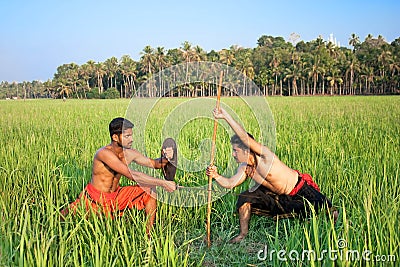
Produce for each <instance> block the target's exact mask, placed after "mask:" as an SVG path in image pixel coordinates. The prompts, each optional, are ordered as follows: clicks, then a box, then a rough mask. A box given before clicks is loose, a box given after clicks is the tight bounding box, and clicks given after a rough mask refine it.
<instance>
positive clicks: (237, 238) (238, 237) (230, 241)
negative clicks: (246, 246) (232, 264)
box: [229, 234, 246, 244]
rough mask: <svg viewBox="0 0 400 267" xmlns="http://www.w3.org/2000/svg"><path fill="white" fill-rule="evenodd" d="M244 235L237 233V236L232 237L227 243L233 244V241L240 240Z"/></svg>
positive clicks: (237, 241)
mask: <svg viewBox="0 0 400 267" xmlns="http://www.w3.org/2000/svg"><path fill="white" fill-rule="evenodd" d="M245 237H246V236H245V235H241V234H239V235H238V236H236V237H234V238H232V239H231V240H229V243H231V244H235V243H239V242H240V241H242V240H243V239H244V238H245Z"/></svg>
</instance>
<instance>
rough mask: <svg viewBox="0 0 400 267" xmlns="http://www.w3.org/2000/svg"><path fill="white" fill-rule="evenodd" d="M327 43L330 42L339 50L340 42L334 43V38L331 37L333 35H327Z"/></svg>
mask: <svg viewBox="0 0 400 267" xmlns="http://www.w3.org/2000/svg"><path fill="white" fill-rule="evenodd" d="M328 42H331V43H332V44H334V45H335V46H337V47H339V48H340V42H337V41H336V37H334V36H333V33H331V34H329V38H328Z"/></svg>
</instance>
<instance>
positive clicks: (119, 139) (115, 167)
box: [61, 118, 177, 235]
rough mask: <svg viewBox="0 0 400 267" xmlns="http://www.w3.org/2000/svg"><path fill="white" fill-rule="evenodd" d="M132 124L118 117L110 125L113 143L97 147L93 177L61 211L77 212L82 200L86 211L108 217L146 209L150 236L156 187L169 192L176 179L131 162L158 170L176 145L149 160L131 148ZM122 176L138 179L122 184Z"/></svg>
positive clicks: (155, 207) (62, 212) (165, 162)
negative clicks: (156, 174) (136, 167)
mask: <svg viewBox="0 0 400 267" xmlns="http://www.w3.org/2000/svg"><path fill="white" fill-rule="evenodd" d="M133 126H134V125H133V123H132V122H130V121H129V120H127V119H124V118H115V119H113V120H112V121H111V122H110V124H109V132H110V137H111V143H110V144H108V145H106V146H104V147H102V148H100V149H99V150H97V152H96V154H95V156H94V159H93V167H92V179H91V181H90V182H89V183H88V184H87V186H86V187H85V189H84V190H83V192H82V193H81V194H80V195H79V197H78V199H77V200H76V201H74V202H73V203H71V204H70V205H69V206H68V207H67V208H65V209H64V210H62V211H61V214H62V215H63V216H66V215H67V214H68V212H69V211H70V210H72V211H75V210H76V208H77V206H78V204H79V203H80V202H83V203H84V204H85V207H86V209H87V210H90V209H92V210H94V211H95V212H96V213H104V214H105V215H107V216H113V215H122V213H123V211H124V210H125V209H127V208H129V209H131V208H137V209H139V210H141V209H145V212H146V215H147V216H148V217H149V218H148V222H147V225H146V232H147V234H148V235H149V234H150V230H151V228H152V226H153V224H154V220H155V217H156V209H157V200H156V190H155V188H156V186H162V187H164V188H165V190H167V191H168V192H173V191H174V190H176V187H177V185H176V184H175V182H174V181H167V180H161V179H157V178H154V177H151V176H149V175H147V174H144V173H142V172H139V171H135V170H132V169H130V168H129V167H128V166H129V164H130V163H131V162H136V163H137V164H139V165H142V166H146V167H150V168H154V169H159V168H162V167H164V166H165V165H166V164H167V163H168V162H169V160H170V159H172V158H173V157H174V155H173V153H174V148H172V147H167V148H164V149H163V155H164V156H163V157H161V158H158V159H150V158H147V157H145V156H144V155H143V154H141V153H140V152H139V151H137V150H135V149H133V148H132V143H133V140H132V128H133ZM121 176H125V177H127V178H128V179H130V180H132V181H135V182H137V185H130V186H123V187H121V186H120V185H119V181H120V179H121Z"/></svg>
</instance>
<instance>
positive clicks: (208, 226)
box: [207, 71, 224, 247]
mask: <svg viewBox="0 0 400 267" xmlns="http://www.w3.org/2000/svg"><path fill="white" fill-rule="evenodd" d="M223 74H224V73H223V71H221V74H220V76H219V84H218V91H217V104H216V106H215V107H216V109H218V110H219V102H220V99H221V87H222V76H223ZM217 128H218V120H217V119H214V132H213V137H212V146H211V160H210V166H213V165H214V159H215V140H216V138H217ZM211 191H212V177H211V176H208V196H207V246H208V247H210V246H211Z"/></svg>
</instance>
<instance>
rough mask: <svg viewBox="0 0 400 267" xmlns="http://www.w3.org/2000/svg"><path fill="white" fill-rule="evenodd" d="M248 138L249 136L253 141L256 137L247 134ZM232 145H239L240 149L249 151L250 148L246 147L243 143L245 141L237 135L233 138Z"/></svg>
mask: <svg viewBox="0 0 400 267" xmlns="http://www.w3.org/2000/svg"><path fill="white" fill-rule="evenodd" d="M247 136H248V137H249V138H251V139H254V136H253V135H252V134H251V133H247ZM231 144H232V145H233V144H235V145H237V146H238V147H239V148H240V149H243V150H249V147H248V146H246V145H245V144H244V143H243V141H242V140H241V139H240V138H239V136H238V135H237V134H235V135H233V136H232V137H231Z"/></svg>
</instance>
